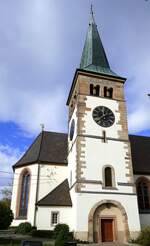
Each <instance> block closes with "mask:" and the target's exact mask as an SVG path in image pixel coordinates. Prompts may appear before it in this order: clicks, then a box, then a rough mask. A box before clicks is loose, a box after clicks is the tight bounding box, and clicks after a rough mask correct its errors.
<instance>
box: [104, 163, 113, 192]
mask: <svg viewBox="0 0 150 246" xmlns="http://www.w3.org/2000/svg"><path fill="white" fill-rule="evenodd" d="M105 186H106V187H112V171H111V168H110V167H106V168H105Z"/></svg>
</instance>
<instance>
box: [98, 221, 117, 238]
mask: <svg viewBox="0 0 150 246" xmlns="http://www.w3.org/2000/svg"><path fill="white" fill-rule="evenodd" d="M113 234H114V232H113V219H101V237H102V242H113V241H114V236H113Z"/></svg>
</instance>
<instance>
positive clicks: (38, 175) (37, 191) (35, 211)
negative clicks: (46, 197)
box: [33, 163, 40, 226]
mask: <svg viewBox="0 0 150 246" xmlns="http://www.w3.org/2000/svg"><path fill="white" fill-rule="evenodd" d="M39 177H40V164H39V163H38V173H37V183H36V197H35V209H34V222H33V226H36V216H37V209H38V208H37V202H38V194H39Z"/></svg>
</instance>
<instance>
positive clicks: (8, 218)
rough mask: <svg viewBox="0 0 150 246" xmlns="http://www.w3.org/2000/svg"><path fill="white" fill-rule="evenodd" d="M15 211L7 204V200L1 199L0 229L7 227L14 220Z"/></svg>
mask: <svg viewBox="0 0 150 246" xmlns="http://www.w3.org/2000/svg"><path fill="white" fill-rule="evenodd" d="M13 218H14V217H13V213H12V211H11V209H10V208H9V207H8V206H7V205H6V203H5V202H3V201H0V230H5V229H7V228H8V227H9V226H10V224H11V222H12V220H13Z"/></svg>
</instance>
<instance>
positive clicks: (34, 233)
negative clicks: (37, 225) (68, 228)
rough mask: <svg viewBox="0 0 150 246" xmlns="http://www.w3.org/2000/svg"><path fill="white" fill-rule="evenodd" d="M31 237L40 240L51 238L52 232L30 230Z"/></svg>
mask: <svg viewBox="0 0 150 246" xmlns="http://www.w3.org/2000/svg"><path fill="white" fill-rule="evenodd" d="M31 236H32V237H41V238H53V231H50V230H35V229H34V230H32V231H31Z"/></svg>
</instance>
